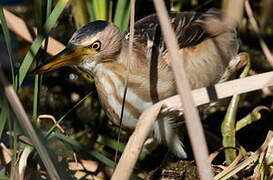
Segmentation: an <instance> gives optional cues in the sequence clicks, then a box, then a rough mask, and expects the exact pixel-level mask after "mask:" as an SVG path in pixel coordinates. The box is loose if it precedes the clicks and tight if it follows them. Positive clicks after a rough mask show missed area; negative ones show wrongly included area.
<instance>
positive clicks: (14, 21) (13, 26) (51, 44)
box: [3, 8, 65, 55]
mask: <svg viewBox="0 0 273 180" xmlns="http://www.w3.org/2000/svg"><path fill="white" fill-rule="evenodd" d="M3 10H4V14H5V17H6V21H7V25H8V28H9V29H10V30H11V31H13V32H14V33H15V34H17V35H18V36H20V37H21V38H23V39H24V40H26V41H28V42H30V43H31V42H33V39H32V36H31V34H30V32H29V30H28V27H27V24H26V23H25V22H24V20H23V19H21V18H19V17H18V16H16V15H14V14H13V13H11V12H9V11H8V10H6V9H5V8H3ZM33 30H34V32H37V28H33ZM42 47H43V45H42ZM64 48H65V46H64V45H63V44H62V43H60V42H59V41H57V40H55V39H53V38H52V37H49V38H48V47H47V53H48V54H50V55H55V54H57V53H58V52H60V51H61V50H63V49H64Z"/></svg>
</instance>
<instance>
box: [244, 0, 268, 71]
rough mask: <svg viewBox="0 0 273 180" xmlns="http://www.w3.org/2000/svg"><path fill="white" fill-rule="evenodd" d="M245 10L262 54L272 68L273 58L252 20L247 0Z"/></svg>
mask: <svg viewBox="0 0 273 180" xmlns="http://www.w3.org/2000/svg"><path fill="white" fill-rule="evenodd" d="M245 10H246V13H247V16H248V18H249V21H250V24H251V25H252V27H253V30H254V32H255V33H256V34H257V37H258V40H259V43H260V46H261V48H262V50H263V53H264V55H265V57H266V59H267V61H268V62H269V63H270V64H271V66H272V67H273V56H272V54H271V52H270V50H269V49H268V47H267V45H266V43H265V42H264V40H263V38H262V37H261V35H260V30H259V27H258V24H257V22H256V20H255V18H254V15H253V12H252V9H251V6H250V4H249V2H248V0H245Z"/></svg>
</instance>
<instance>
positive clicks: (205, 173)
mask: <svg viewBox="0 0 273 180" xmlns="http://www.w3.org/2000/svg"><path fill="white" fill-rule="evenodd" d="M153 2H154V6H155V9H156V12H157V15H158V18H159V22H160V26H161V30H162V32H163V37H164V40H165V42H166V45H167V48H168V53H169V55H170V58H171V66H172V70H173V72H174V76H175V81H176V86H177V91H178V94H179V95H180V100H181V102H182V107H183V109H184V114H185V122H186V127H187V130H188V134H189V137H190V141H191V145H192V149H193V154H194V157H195V160H196V164H197V168H198V172H199V175H200V179H203V180H205V179H206V180H209V179H213V175H212V169H211V165H210V162H209V159H208V149H207V144H206V140H205V135H204V131H203V128H202V125H201V120H200V117H199V114H198V111H197V108H196V107H195V106H194V101H193V98H192V95H191V87H190V84H189V81H188V79H187V74H186V72H185V69H184V65H183V62H184V61H183V55H181V54H180V53H179V47H178V43H177V39H176V36H175V33H174V31H173V29H172V27H171V24H170V22H169V18H168V13H167V9H166V6H165V4H164V2H163V1H162V0H154V1H153Z"/></svg>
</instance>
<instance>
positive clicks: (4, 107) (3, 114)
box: [0, 95, 9, 139]
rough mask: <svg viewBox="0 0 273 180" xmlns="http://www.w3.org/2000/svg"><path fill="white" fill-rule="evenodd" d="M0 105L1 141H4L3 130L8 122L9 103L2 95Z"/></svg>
mask: <svg viewBox="0 0 273 180" xmlns="http://www.w3.org/2000/svg"><path fill="white" fill-rule="evenodd" d="M0 104H2V106H1V114H0V139H2V133H3V130H4V128H5V124H6V121H7V114H8V110H9V109H8V104H7V102H6V101H5V100H4V97H3V96H2V95H1V97H0Z"/></svg>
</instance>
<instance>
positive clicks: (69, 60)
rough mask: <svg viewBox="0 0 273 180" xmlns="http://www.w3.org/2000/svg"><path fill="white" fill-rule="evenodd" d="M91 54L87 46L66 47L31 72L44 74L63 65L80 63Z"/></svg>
mask: <svg viewBox="0 0 273 180" xmlns="http://www.w3.org/2000/svg"><path fill="white" fill-rule="evenodd" d="M88 54H89V49H87V48H74V47H66V48H65V49H64V50H63V51H61V52H60V53H58V54H57V55H56V56H53V57H51V58H49V59H48V60H47V61H46V62H45V63H44V64H42V65H40V66H38V67H36V68H35V69H34V70H33V71H32V72H31V73H33V74H42V73H45V72H49V71H52V70H54V69H58V68H60V67H63V66H68V65H74V64H79V63H81V62H82V61H83V59H84V58H85V57H86V56H87V55H88Z"/></svg>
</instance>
